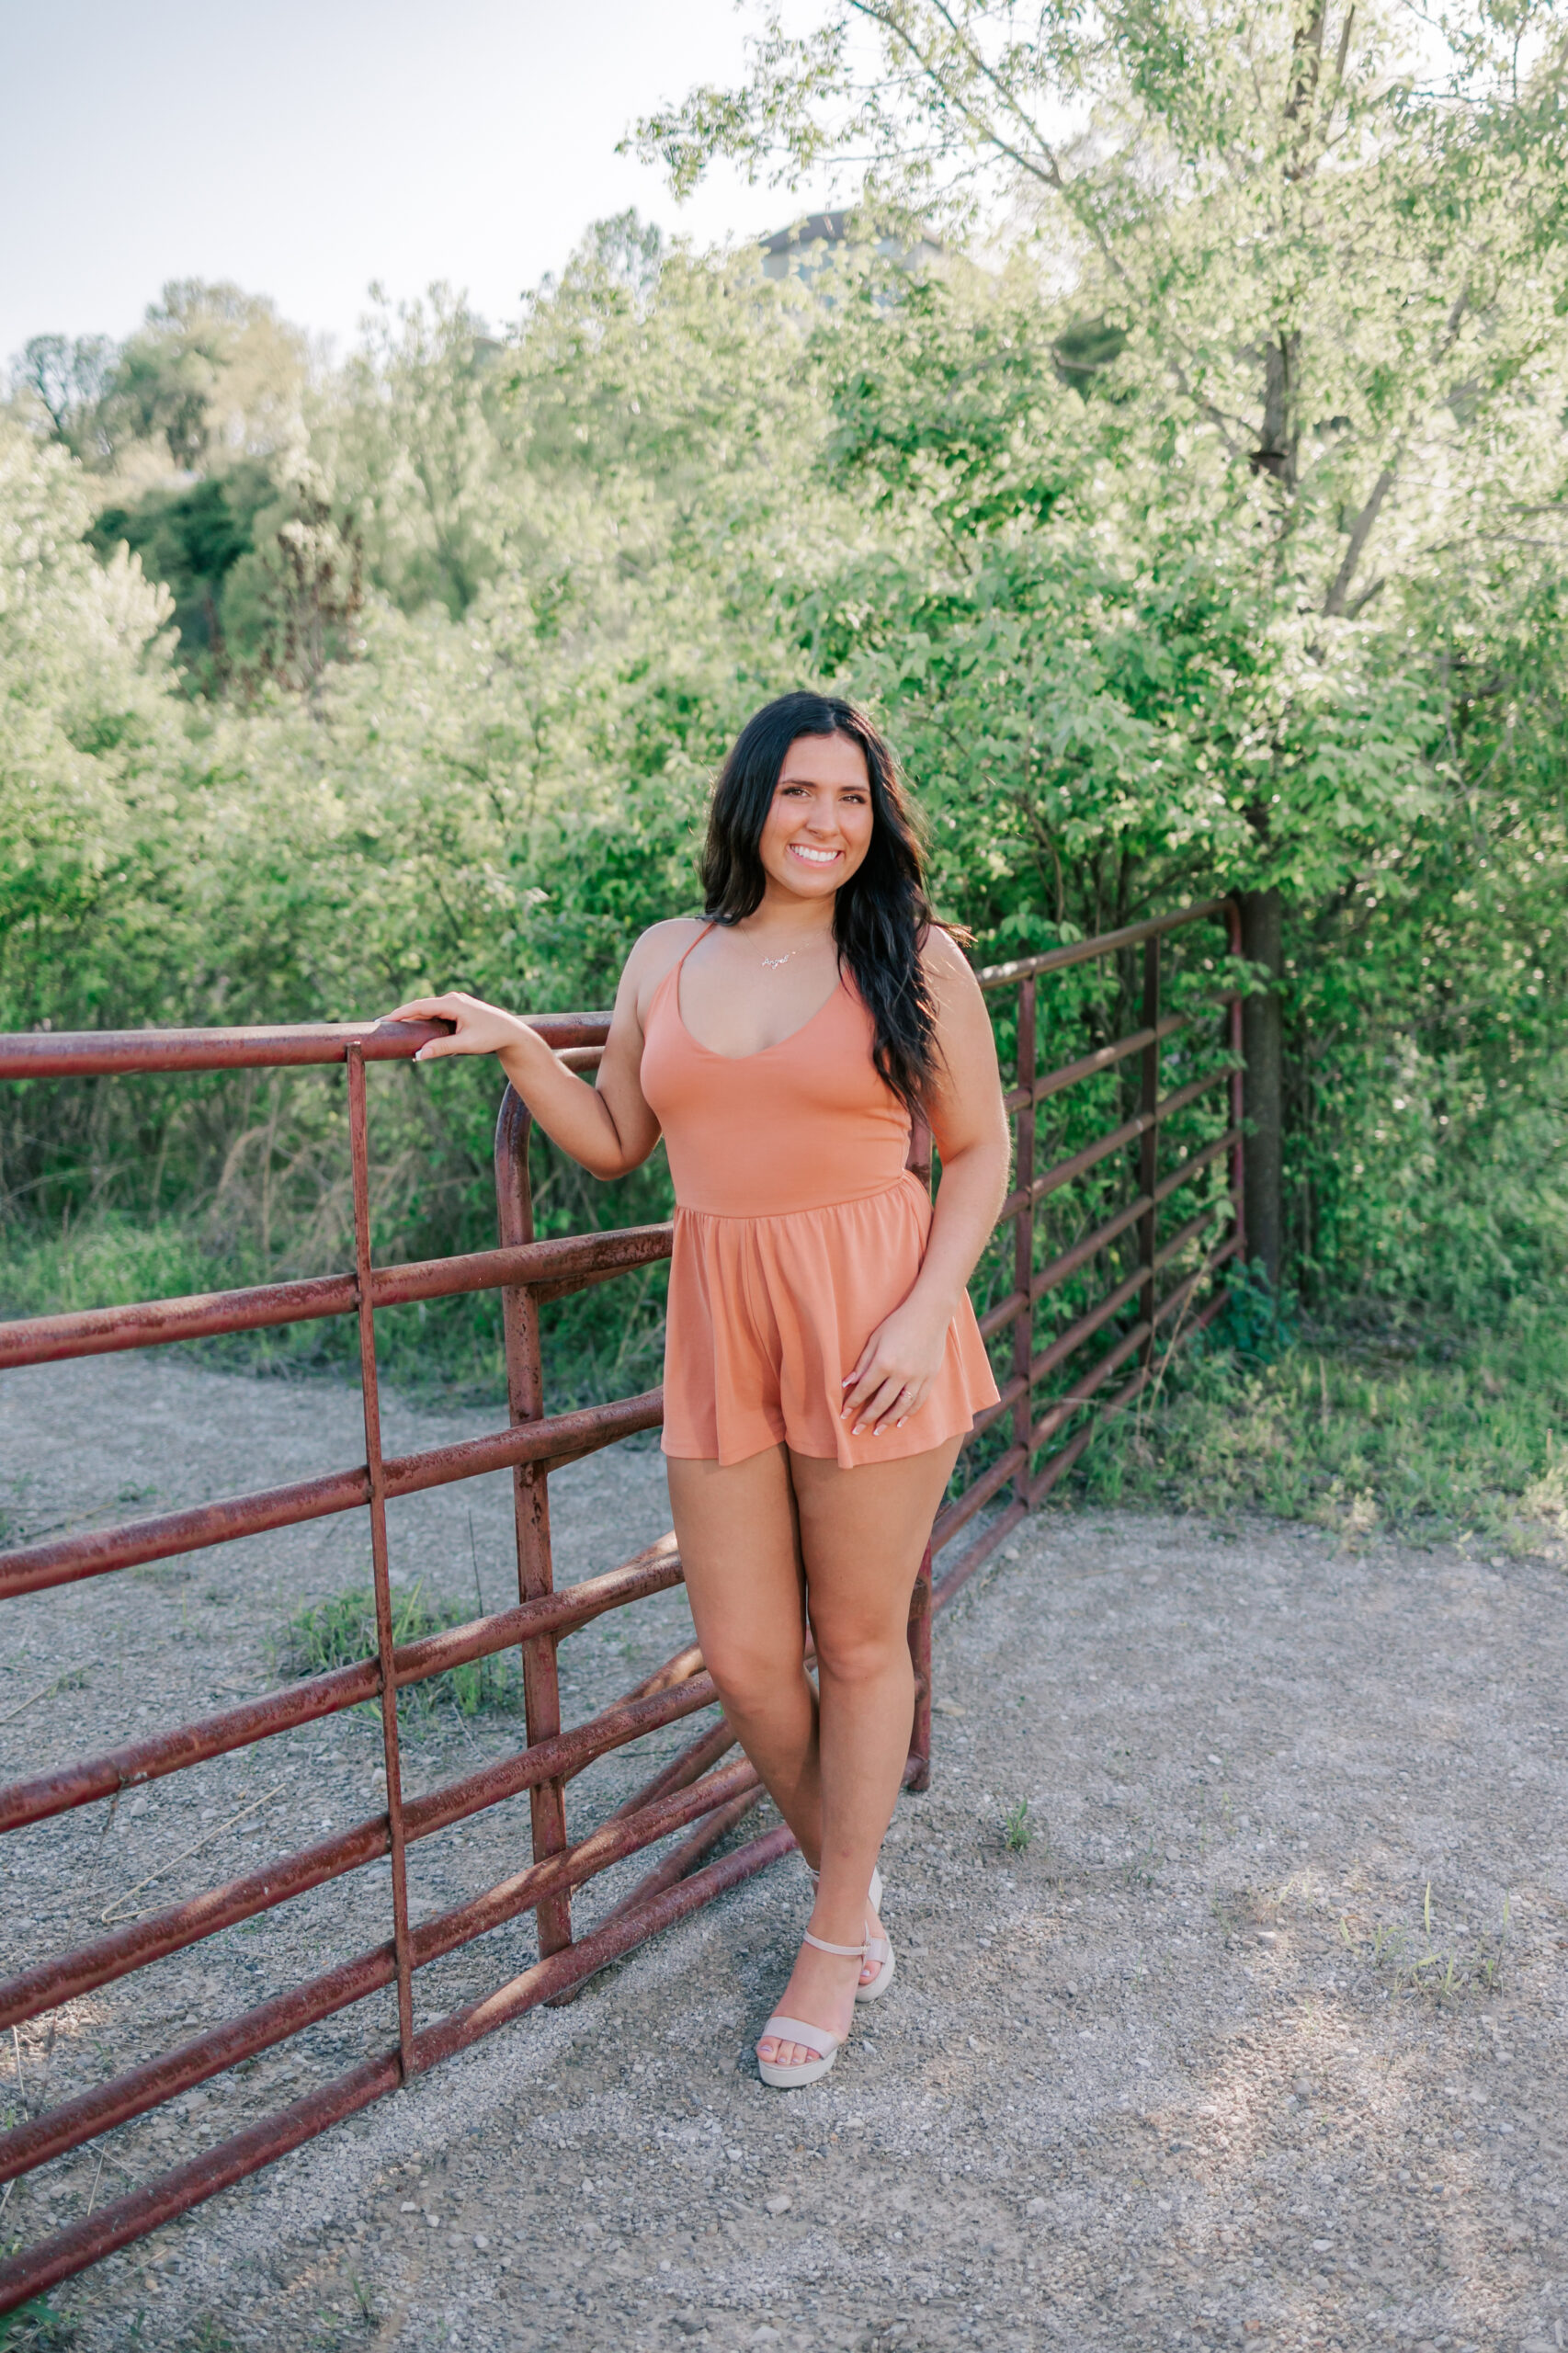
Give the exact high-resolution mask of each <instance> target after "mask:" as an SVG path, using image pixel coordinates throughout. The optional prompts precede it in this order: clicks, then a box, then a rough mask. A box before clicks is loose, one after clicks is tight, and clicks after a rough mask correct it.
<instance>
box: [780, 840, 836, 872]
mask: <svg viewBox="0 0 1568 2353" xmlns="http://www.w3.org/2000/svg"><path fill="white" fill-rule="evenodd" d="M790 856H791V857H793V858H805V859H806V860H807V861H808V863H809V864H811V865H812V866H831V865H832V864H833V861H834V859H835V858H836V857H837V856H838V852H837V851H836V850H835V849H808V848H807V847H806V846H805V844H804V842H791V843H790Z"/></svg>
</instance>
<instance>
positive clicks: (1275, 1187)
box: [1241, 890, 1285, 1290]
mask: <svg viewBox="0 0 1568 2353" xmlns="http://www.w3.org/2000/svg"><path fill="white" fill-rule="evenodd" d="M1241 909H1242V954H1243V955H1244V957H1245V958H1246V959H1247V961H1248V962H1249V963H1253V964H1261V965H1262V967H1263V969H1264V971H1265V972H1267V974H1268V976H1269V982H1270V985H1269V986H1268V987H1267V988H1266V989H1262V990H1260V991H1259V992H1258V993H1257V995H1256V996H1249V997H1244V999H1243V1001H1242V1053H1243V1057H1244V1061H1245V1063H1246V1074H1245V1079H1244V1097H1243V1101H1244V1107H1245V1111H1246V1121H1247V1130H1248V1132H1247V1136H1246V1141H1245V1142H1244V1145H1243V1147H1242V1154H1243V1176H1242V1181H1243V1183H1244V1186H1245V1188H1246V1226H1247V1256H1248V1257H1249V1258H1252V1259H1254V1260H1255V1261H1256V1263H1258V1264H1259V1265H1261V1266H1262V1267H1263V1269H1264V1271H1265V1273H1266V1274H1267V1277H1268V1279H1269V1281H1270V1283H1272V1284H1273V1286H1274V1287H1275V1289H1276V1290H1278V1286H1279V1278H1280V1273H1281V1271H1282V1268H1283V1265H1284V1256H1285V1193H1284V1152H1283V1130H1284V1102H1285V1040H1284V1022H1283V1018H1282V1015H1281V1010H1280V1004H1279V979H1280V973H1281V970H1282V964H1283V958H1282V949H1281V940H1280V905H1279V893H1278V891H1277V890H1275V891H1244V892H1242V893H1241Z"/></svg>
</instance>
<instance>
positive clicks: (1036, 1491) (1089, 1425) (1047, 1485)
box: [1028, 1366, 1147, 1511]
mask: <svg viewBox="0 0 1568 2353" xmlns="http://www.w3.org/2000/svg"><path fill="white" fill-rule="evenodd" d="M1146 1378H1147V1375H1146V1372H1145V1370H1144V1369H1143V1368H1142V1366H1140V1367H1139V1370H1138V1371H1137V1373H1136V1374H1135V1375H1134V1376H1133V1379H1132V1381H1131V1384H1130V1385H1129V1388H1128V1389H1127V1390H1126V1391H1124V1392H1122V1395H1121V1397H1120V1399H1119V1400H1118V1399H1116V1398H1113V1399H1112V1400H1111V1403H1110V1404H1108V1405H1102V1406H1101V1407H1100V1410H1099V1412H1098V1413H1097V1414H1096V1415H1094V1416H1093V1417H1092V1418H1091V1419H1090V1420H1089V1421H1086V1422H1085V1424H1084V1427H1083V1428H1082V1429H1081V1430H1079V1431H1077V1432H1076V1433H1075V1434H1074V1436H1073V1437H1072V1438H1069V1439H1068V1441H1067V1443H1066V1445H1065V1446H1062V1447H1058V1449H1057V1450H1056V1452H1055V1453H1054V1454H1053V1455H1052V1456H1051V1460H1050V1461H1048V1462H1047V1463H1046V1464H1045V1465H1044V1466H1043V1468H1042V1469H1041V1470H1040V1472H1039V1473H1038V1475H1037V1476H1036V1477H1035V1478H1034V1479H1032V1480H1031V1481H1030V1483H1029V1488H1028V1501H1029V1509H1030V1510H1031V1511H1034V1510H1036V1509H1037V1508H1038V1507H1039V1506H1040V1504H1042V1503H1043V1502H1044V1500H1045V1498H1046V1496H1047V1495H1050V1493H1051V1489H1052V1487H1054V1486H1055V1485H1056V1484H1057V1483H1058V1482H1059V1481H1061V1480H1062V1479H1064V1478H1065V1477H1066V1475H1067V1473H1068V1472H1069V1471H1071V1469H1072V1468H1073V1465H1074V1462H1076V1461H1077V1460H1078V1457H1079V1456H1080V1455H1081V1454H1082V1453H1083V1451H1084V1449H1085V1447H1086V1446H1087V1445H1088V1443H1089V1441H1090V1439H1091V1438H1093V1437H1094V1435H1095V1433H1096V1430H1097V1429H1098V1428H1099V1427H1100V1424H1101V1423H1102V1422H1104V1421H1107V1420H1108V1419H1109V1417H1110V1415H1111V1414H1112V1413H1114V1412H1115V1411H1116V1410H1117V1407H1118V1404H1127V1403H1130V1402H1131V1398H1132V1397H1135V1396H1136V1395H1137V1393H1138V1392H1139V1390H1140V1389H1141V1388H1142V1385H1143V1382H1144V1381H1145V1379H1146Z"/></svg>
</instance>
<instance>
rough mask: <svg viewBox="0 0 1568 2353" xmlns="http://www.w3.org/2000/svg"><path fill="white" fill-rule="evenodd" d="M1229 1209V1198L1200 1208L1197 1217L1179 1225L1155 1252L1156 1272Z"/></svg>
mask: <svg viewBox="0 0 1568 2353" xmlns="http://www.w3.org/2000/svg"><path fill="white" fill-rule="evenodd" d="M1229 1209H1230V1202H1229V1200H1228V1199H1226V1200H1223V1201H1216V1202H1214V1204H1213V1205H1212V1207H1211V1208H1210V1209H1206V1210H1199V1212H1198V1215H1197V1216H1196V1217H1189V1218H1188V1219H1187V1223H1186V1224H1185V1225H1181V1226H1178V1227H1177V1228H1176V1232H1175V1233H1173V1234H1172V1235H1171V1236H1170V1238H1169V1240H1168V1241H1165V1242H1162V1243H1161V1245H1160V1246H1159V1248H1158V1249H1157V1250H1156V1251H1155V1253H1154V1271H1155V1273H1156V1274H1158V1273H1159V1272H1160V1270H1161V1269H1162V1268H1163V1267H1168V1266H1169V1265H1170V1263H1171V1260H1172V1259H1173V1258H1179V1257H1180V1256H1181V1254H1182V1252H1183V1251H1184V1250H1185V1249H1186V1248H1187V1244H1188V1243H1189V1242H1193V1241H1196V1240H1197V1238H1198V1236H1199V1234H1200V1233H1204V1232H1206V1231H1207V1229H1208V1228H1209V1227H1210V1226H1211V1225H1212V1224H1213V1222H1214V1220H1215V1219H1216V1218H1217V1217H1221V1216H1223V1215H1225V1214H1226V1213H1227V1212H1228V1211H1229Z"/></svg>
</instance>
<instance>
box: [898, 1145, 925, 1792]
mask: <svg viewBox="0 0 1568 2353" xmlns="http://www.w3.org/2000/svg"><path fill="white" fill-rule="evenodd" d="M904 1165H905V1167H906V1168H908V1169H909V1171H910V1172H911V1174H912V1175H913V1176H918V1177H919V1179H920V1181H921V1183H922V1184H923V1185H924V1186H925V1188H926V1191H927V1192H929V1191H930V1189H931V1131H930V1129H929V1128H928V1127H927V1126H926V1122H925V1120H911V1121H910V1127H909V1151H908V1153H907V1154H906V1155H905V1159H904ZM909 1658H910V1664H911V1665H912V1666H913V1667H914V1669H915V1720H914V1722H913V1723H912V1724H911V1726H910V1731H909V1762H908V1764H907V1765H906V1766H905V1767H904V1775H903V1785H904V1787H905V1789H908V1790H926V1789H929V1788H930V1786H931V1547H930V1545H929V1544H927V1545H926V1550H925V1552H924V1553H923V1554H922V1555H921V1561H920V1567H919V1569H918V1571H917V1572H916V1574H915V1590H914V1592H913V1593H912V1594H911V1595H910V1597H909Z"/></svg>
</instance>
